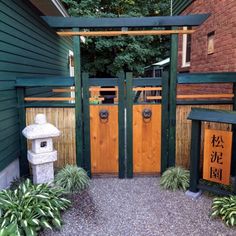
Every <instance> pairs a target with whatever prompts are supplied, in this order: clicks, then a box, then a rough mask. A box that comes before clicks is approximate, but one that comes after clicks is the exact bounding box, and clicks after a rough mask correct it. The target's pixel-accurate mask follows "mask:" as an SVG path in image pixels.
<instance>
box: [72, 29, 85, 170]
mask: <svg viewBox="0 0 236 236" xmlns="http://www.w3.org/2000/svg"><path fill="white" fill-rule="evenodd" d="M73 30H74V31H78V30H79V29H73ZM73 50H74V66H75V75H74V76H75V126H76V128H75V130H76V162H77V165H78V166H80V167H84V156H83V147H84V144H83V135H84V134H83V117H82V115H83V108H82V106H83V103H82V81H81V55H80V37H79V36H73Z"/></svg>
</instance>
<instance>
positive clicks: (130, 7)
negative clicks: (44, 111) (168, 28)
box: [63, 0, 170, 76]
mask: <svg viewBox="0 0 236 236" xmlns="http://www.w3.org/2000/svg"><path fill="white" fill-rule="evenodd" d="M63 2H64V5H65V7H66V8H67V10H68V12H69V14H70V15H71V16H83V17H91V16H96V17H125V16H163V15H169V11H170V0H159V1H158V0H147V1H143V0H63ZM111 30H112V29H111ZM169 40H170V39H169V36H139V37H132V36H119V37H97V38H86V42H85V43H82V44H81V52H82V70H83V71H89V72H91V73H92V74H93V75H96V76H110V75H115V74H116V73H117V72H118V71H120V70H124V71H133V73H134V74H135V75H141V74H142V73H143V72H144V71H143V70H144V67H145V66H147V65H149V64H152V63H154V62H156V61H159V60H161V59H164V58H166V57H167V56H168V54H169V50H168V48H169Z"/></svg>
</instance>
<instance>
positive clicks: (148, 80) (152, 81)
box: [132, 77, 162, 87]
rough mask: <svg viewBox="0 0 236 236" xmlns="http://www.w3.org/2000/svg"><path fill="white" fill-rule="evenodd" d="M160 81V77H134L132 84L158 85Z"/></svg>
mask: <svg viewBox="0 0 236 236" xmlns="http://www.w3.org/2000/svg"><path fill="white" fill-rule="evenodd" d="M161 83H162V79H161V78H158V77H157V78H150V77H149V78H134V79H133V84H132V85H133V86H134V87H135V86H159V85H161Z"/></svg>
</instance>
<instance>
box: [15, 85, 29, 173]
mask: <svg viewBox="0 0 236 236" xmlns="http://www.w3.org/2000/svg"><path fill="white" fill-rule="evenodd" d="M24 97H25V89H24V88H17V100H18V101H17V102H18V105H19V108H18V112H19V129H20V161H19V163H20V175H21V176H28V175H29V173H30V171H29V163H28V160H27V140H26V138H25V137H24V136H23V135H22V133H21V132H22V130H23V129H24V128H25V127H26V113H25V108H24Z"/></svg>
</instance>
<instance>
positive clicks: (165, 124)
mask: <svg viewBox="0 0 236 236" xmlns="http://www.w3.org/2000/svg"><path fill="white" fill-rule="evenodd" d="M161 114H162V115H161V173H163V172H164V171H165V170H166V169H167V168H168V163H169V76H168V72H164V73H163V77H162V107H161Z"/></svg>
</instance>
